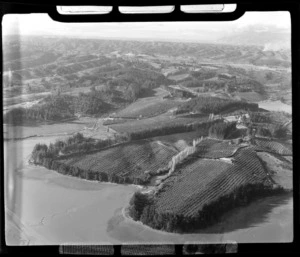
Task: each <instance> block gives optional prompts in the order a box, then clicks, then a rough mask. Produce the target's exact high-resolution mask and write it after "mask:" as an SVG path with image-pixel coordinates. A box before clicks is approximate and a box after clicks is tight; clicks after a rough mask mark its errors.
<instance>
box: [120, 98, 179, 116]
mask: <svg viewBox="0 0 300 257" xmlns="http://www.w3.org/2000/svg"><path fill="white" fill-rule="evenodd" d="M181 103H182V101H180V100H169V99H163V98H162V97H157V96H155V97H147V98H141V99H138V100H137V101H136V102H134V103H132V104H130V105H129V106H127V107H126V108H125V109H123V110H121V111H119V112H117V113H116V114H115V116H116V117H123V118H126V117H130V118H139V117H143V118H147V117H154V116H157V115H160V114H162V113H165V112H167V111H168V110H170V109H172V108H175V107H177V106H178V105H179V104H181Z"/></svg>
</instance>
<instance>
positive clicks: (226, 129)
mask: <svg viewBox="0 0 300 257" xmlns="http://www.w3.org/2000/svg"><path fill="white" fill-rule="evenodd" d="M237 132H238V130H237V128H236V122H229V123H225V122H224V123H217V124H214V125H212V126H211V127H210V128H209V136H210V137H212V138H216V139H221V140H223V139H230V138H233V137H235V135H236V134H237Z"/></svg>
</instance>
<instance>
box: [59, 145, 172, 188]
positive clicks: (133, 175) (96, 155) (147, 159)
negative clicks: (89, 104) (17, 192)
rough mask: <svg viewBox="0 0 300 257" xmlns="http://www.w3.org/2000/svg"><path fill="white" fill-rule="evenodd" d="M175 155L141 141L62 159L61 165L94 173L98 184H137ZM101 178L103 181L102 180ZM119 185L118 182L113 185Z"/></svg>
mask: <svg viewBox="0 0 300 257" xmlns="http://www.w3.org/2000/svg"><path fill="white" fill-rule="evenodd" d="M174 154H176V151H175V150H173V149H172V148H169V147H166V146H164V145H163V144H159V143H158V142H156V141H147V140H140V141H135V142H132V143H125V144H121V145H117V146H114V147H110V148H108V149H105V150H101V151H96V152H93V153H88V154H85V155H82V154H74V155H72V156H66V157H61V158H59V159H58V162H60V163H64V164H65V165H67V166H69V167H77V168H79V169H80V170H83V171H88V173H92V174H93V176H95V177H94V179H95V180H100V181H101V180H104V181H105V179H104V177H106V178H107V179H106V181H107V180H108V181H111V179H109V177H111V176H116V177H117V180H118V182H120V183H122V182H123V183H130V182H133V183H138V182H139V181H138V180H139V179H143V177H144V176H145V175H146V174H147V173H149V172H155V171H156V170H158V169H159V168H161V167H165V166H166V165H167V164H168V162H169V161H170V159H171V158H172V156H173V155H174ZM99 176H102V178H99ZM114 182H116V181H114Z"/></svg>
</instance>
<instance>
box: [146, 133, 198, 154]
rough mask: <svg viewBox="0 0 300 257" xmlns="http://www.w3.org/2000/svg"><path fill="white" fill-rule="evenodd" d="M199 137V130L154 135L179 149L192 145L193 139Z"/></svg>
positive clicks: (155, 138) (154, 138) (156, 138)
mask: <svg viewBox="0 0 300 257" xmlns="http://www.w3.org/2000/svg"><path fill="white" fill-rule="evenodd" d="M199 137H200V135H199V132H197V131H192V132H187V133H178V134H172V135H166V136H159V137H153V138H152V139H153V140H158V141H162V142H163V143H165V144H170V145H172V146H174V147H175V148H176V149H178V150H179V151H182V150H184V148H185V147H187V146H191V145H192V143H193V139H197V138H199Z"/></svg>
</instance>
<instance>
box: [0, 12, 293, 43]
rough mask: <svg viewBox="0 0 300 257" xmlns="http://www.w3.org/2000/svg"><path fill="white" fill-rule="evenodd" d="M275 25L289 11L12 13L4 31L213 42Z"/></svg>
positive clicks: (284, 23)
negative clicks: (114, 17) (123, 18)
mask: <svg viewBox="0 0 300 257" xmlns="http://www.w3.org/2000/svg"><path fill="white" fill-rule="evenodd" d="M249 25H257V26H259V27H261V28H262V29H263V27H264V26H266V25H274V26H276V27H278V28H280V29H287V30H289V29H290V14H289V12H247V13H245V14H244V15H243V16H242V17H241V18H240V19H238V20H235V21H228V22H146V23H81V24H77V23H60V22H56V21H53V20H52V19H51V18H50V17H49V16H48V15H47V14H9V15H5V16H4V17H3V21H2V29H3V34H4V35H8V34H22V35H23V34H24V35H63V36H72V37H85V38H126V39H128V38H135V39H137V38H140V39H153V40H195V41H213V40H216V39H218V38H220V37H223V36H226V35H227V34H229V33H230V32H232V31H234V30H238V29H241V28H243V27H245V26H249Z"/></svg>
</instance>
